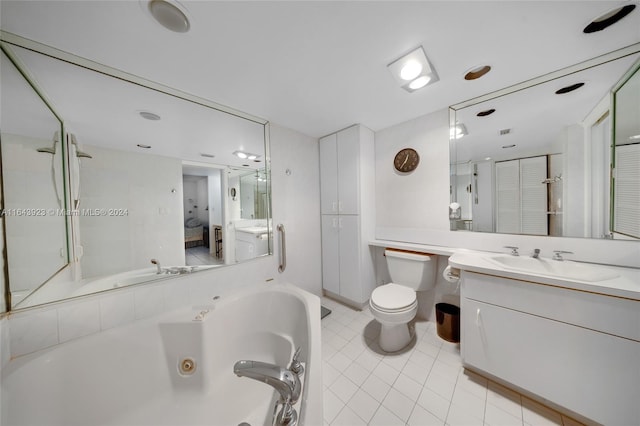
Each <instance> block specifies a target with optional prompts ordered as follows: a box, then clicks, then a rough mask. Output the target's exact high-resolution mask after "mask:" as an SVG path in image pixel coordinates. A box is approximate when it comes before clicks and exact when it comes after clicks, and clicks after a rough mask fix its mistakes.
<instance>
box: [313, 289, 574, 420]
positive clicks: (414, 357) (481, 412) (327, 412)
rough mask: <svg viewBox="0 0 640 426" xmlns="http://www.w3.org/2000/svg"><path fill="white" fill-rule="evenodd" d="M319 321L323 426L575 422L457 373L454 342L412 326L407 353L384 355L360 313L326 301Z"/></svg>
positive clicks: (369, 319)
mask: <svg viewBox="0 0 640 426" xmlns="http://www.w3.org/2000/svg"><path fill="white" fill-rule="evenodd" d="M322 304H323V306H326V307H328V308H329V309H331V310H332V311H333V312H332V313H331V314H330V315H329V316H327V317H326V318H324V319H323V320H322V359H323V372H322V374H323V386H324V425H330V426H339V425H340V426H358V425H380V426H382V425H384V426H393V425H403V426H404V425H409V426H429V425H449V426H458V425H459V426H482V425H491V426H498V425H504V426H514V425H521V426H536V425H565V426H577V425H579V424H580V423H579V422H576V421H575V420H573V419H571V418H569V417H566V416H563V415H561V414H560V413H558V412H556V411H554V410H552V409H550V408H548V407H545V406H543V405H541V404H539V403H538V402H535V401H533V400H532V399H529V398H527V397H525V396H522V395H520V394H518V393H516V392H514V391H512V390H510V389H507V388H506V387H504V386H501V385H500V384H498V383H495V382H492V381H489V380H487V379H485V378H483V377H481V376H479V375H477V374H474V373H472V372H469V371H467V370H465V369H464V368H463V367H462V361H461V358H460V346H459V344H454V343H449V342H446V341H444V340H442V339H441V338H439V337H438V336H437V333H436V326H435V324H434V323H432V322H425V321H420V320H419V321H417V322H416V323H415V331H416V335H417V340H416V341H415V343H414V344H412V345H411V346H410V347H409V348H408V349H407V350H406V351H405V352H401V353H398V354H384V353H382V352H381V350H380V349H379V347H378V345H377V343H376V339H377V336H378V333H379V325H377V324H376V322H375V320H374V318H373V316H372V315H371V313H370V312H369V311H368V309H365V310H363V311H357V310H354V309H351V308H349V307H346V306H344V305H342V304H340V303H338V302H335V301H333V300H331V299H328V298H324V299H323V301H322Z"/></svg>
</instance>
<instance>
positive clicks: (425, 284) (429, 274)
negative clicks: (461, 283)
mask: <svg viewBox="0 0 640 426" xmlns="http://www.w3.org/2000/svg"><path fill="white" fill-rule="evenodd" d="M384 255H385V257H386V259H387V267H388V268H389V275H391V282H393V283H395V284H399V285H403V286H406V287H410V288H412V289H414V290H416V291H425V290H429V289H431V288H433V287H434V286H435V283H436V264H437V256H435V255H432V254H426V253H415V252H407V251H400V250H393V249H386V250H385V251H384Z"/></svg>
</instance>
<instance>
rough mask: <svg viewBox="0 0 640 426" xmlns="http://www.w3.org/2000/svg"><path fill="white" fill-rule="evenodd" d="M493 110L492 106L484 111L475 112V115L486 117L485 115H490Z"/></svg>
mask: <svg viewBox="0 0 640 426" xmlns="http://www.w3.org/2000/svg"><path fill="white" fill-rule="evenodd" d="M494 112H496V110H495V109H494V108H491V109H486V110H484V111H480V112H479V113H477V114H476V116H478V117H486V116H487V115H491V114H493V113H494Z"/></svg>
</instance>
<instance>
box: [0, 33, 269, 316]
mask: <svg viewBox="0 0 640 426" xmlns="http://www.w3.org/2000/svg"><path fill="white" fill-rule="evenodd" d="M3 38H5V39H7V38H8V39H9V40H8V41H6V40H5V42H3V44H2V49H3V55H4V54H5V52H6V54H7V55H8V56H3V58H2V76H1V85H2V87H1V89H2V141H1V142H2V146H1V151H2V178H3V182H2V183H3V202H4V209H5V210H4V211H5V215H4V217H3V220H4V225H5V229H6V233H5V243H6V245H7V261H8V276H6V275H5V279H8V291H7V292H6V293H5V294H6V295H7V297H8V298H9V299H10V300H11V306H10V308H11V309H16V308H22V307H28V306H34V305H38V304H42V303H47V302H51V301H55V300H61V299H66V298H69V297H75V296H80V295H85V294H89V293H95V292H100V291H105V290H110V289H113V288H118V287H122V286H129V285H133V284H140V283H144V282H149V281H155V280H157V279H165V278H170V277H172V276H176V275H180V274H187V273H194V272H197V271H201V270H206V269H211V268H217V267H220V266H224V265H232V264H236V263H238V262H242V261H245V260H249V259H252V258H256V257H259V256H263V255H268V254H271V252H272V232H271V221H270V215H269V212H270V207H269V205H270V191H269V188H270V183H269V180H268V177H269V172H268V171H269V164H268V146H267V145H268V144H267V140H268V138H267V137H266V135H267V131H268V124H267V123H266V121H264V120H261V119H259V118H254V117H251V116H248V115H246V114H243V113H239V112H234V111H231V110H228V109H227V110H222V109H218V108H216V107H215V104H213V103H211V102H208V101H205V100H202V99H199V98H197V97H195V96H191V95H186V94H182V93H180V92H178V91H175V90H173V89H169V88H164V87H162V86H160V85H157V84H155V83H152V82H145V81H144V80H141V79H139V78H131V79H129V78H128V77H129V76H127V75H126V74H124V73H120V72H118V71H116V70H111V69H109V68H107V67H103V66H100V65H98V64H93V63H91V62H89V61H85V60H83V59H81V58H75V57H73V56H71V55H64V54H61V55H60V56H63V58H62V59H61V58H59V57H56V56H58V55H57V52H56V51H53V50H52V49H48V48H46V47H43V46H40V45H35V44H33V43H29V42H25V43H22V42H21V39H19V38H13V37H11V36H10V35H7V34H6V33H3ZM16 40H18V41H16ZM34 45H35V46H36V47H35V48H34ZM9 58H11V60H9ZM69 58H71V59H69ZM79 64H80V65H82V66H80V65H79ZM38 93H40V94H41V95H42V96H39V95H38ZM43 99H44V100H43ZM48 105H49V106H50V107H51V108H49V106H48ZM52 111H55V114H54V113H53V112H52ZM56 114H57V117H56ZM240 176H250V177H251V178H250V179H249V178H247V183H246V185H245V186H247V188H248V187H249V183H251V185H253V186H254V188H252V191H253V192H252V201H253V205H252V213H250V216H248V217H246V216H245V215H243V214H242V210H243V209H241V208H240V200H241V198H240V190H241V186H242V185H240V180H241V178H240ZM235 191H239V193H238V194H237V195H236V194H235ZM246 191H249V189H247V190H246ZM244 231H249V232H251V233H252V235H253V240H255V241H252V243H256V244H254V246H255V247H252V249H251V250H241V251H238V250H237V249H238V247H241V244H238V243H237V241H236V239H237V235H238V234H241V233H242V232H244Z"/></svg>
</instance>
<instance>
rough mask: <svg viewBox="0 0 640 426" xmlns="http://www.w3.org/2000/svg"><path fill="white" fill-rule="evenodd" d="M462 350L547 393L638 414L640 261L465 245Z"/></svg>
mask: <svg viewBox="0 0 640 426" xmlns="http://www.w3.org/2000/svg"><path fill="white" fill-rule="evenodd" d="M449 264H450V265H451V266H452V267H454V268H458V269H460V270H461V271H460V276H461V312H462V313H461V315H462V325H461V355H462V358H463V362H464V364H465V366H466V367H468V368H469V369H472V370H476V371H479V372H481V373H484V374H485V375H488V376H489V377H492V378H494V379H496V380H498V381H501V382H503V383H506V384H509V385H512V386H514V387H516V388H517V389H518V390H520V391H523V392H524V393H529V394H532V395H534V396H537V397H538V398H539V399H541V400H542V401H543V402H547V403H548V404H549V405H551V406H555V407H556V408H558V409H560V410H566V411H568V413H571V414H574V415H577V416H576V417H578V418H581V417H583V418H581V420H589V421H592V422H597V423H602V424H607V425H638V424H640V270H637V269H629V268H617V267H606V266H599V265H587V264H581V263H576V262H568V261H565V262H561V261H555V260H551V259H532V258H530V257H524V256H522V257H519V258H518V257H516V256H510V255H500V254H494V253H480V252H457V253H456V254H454V255H453V256H451V257H450V259H449Z"/></svg>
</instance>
